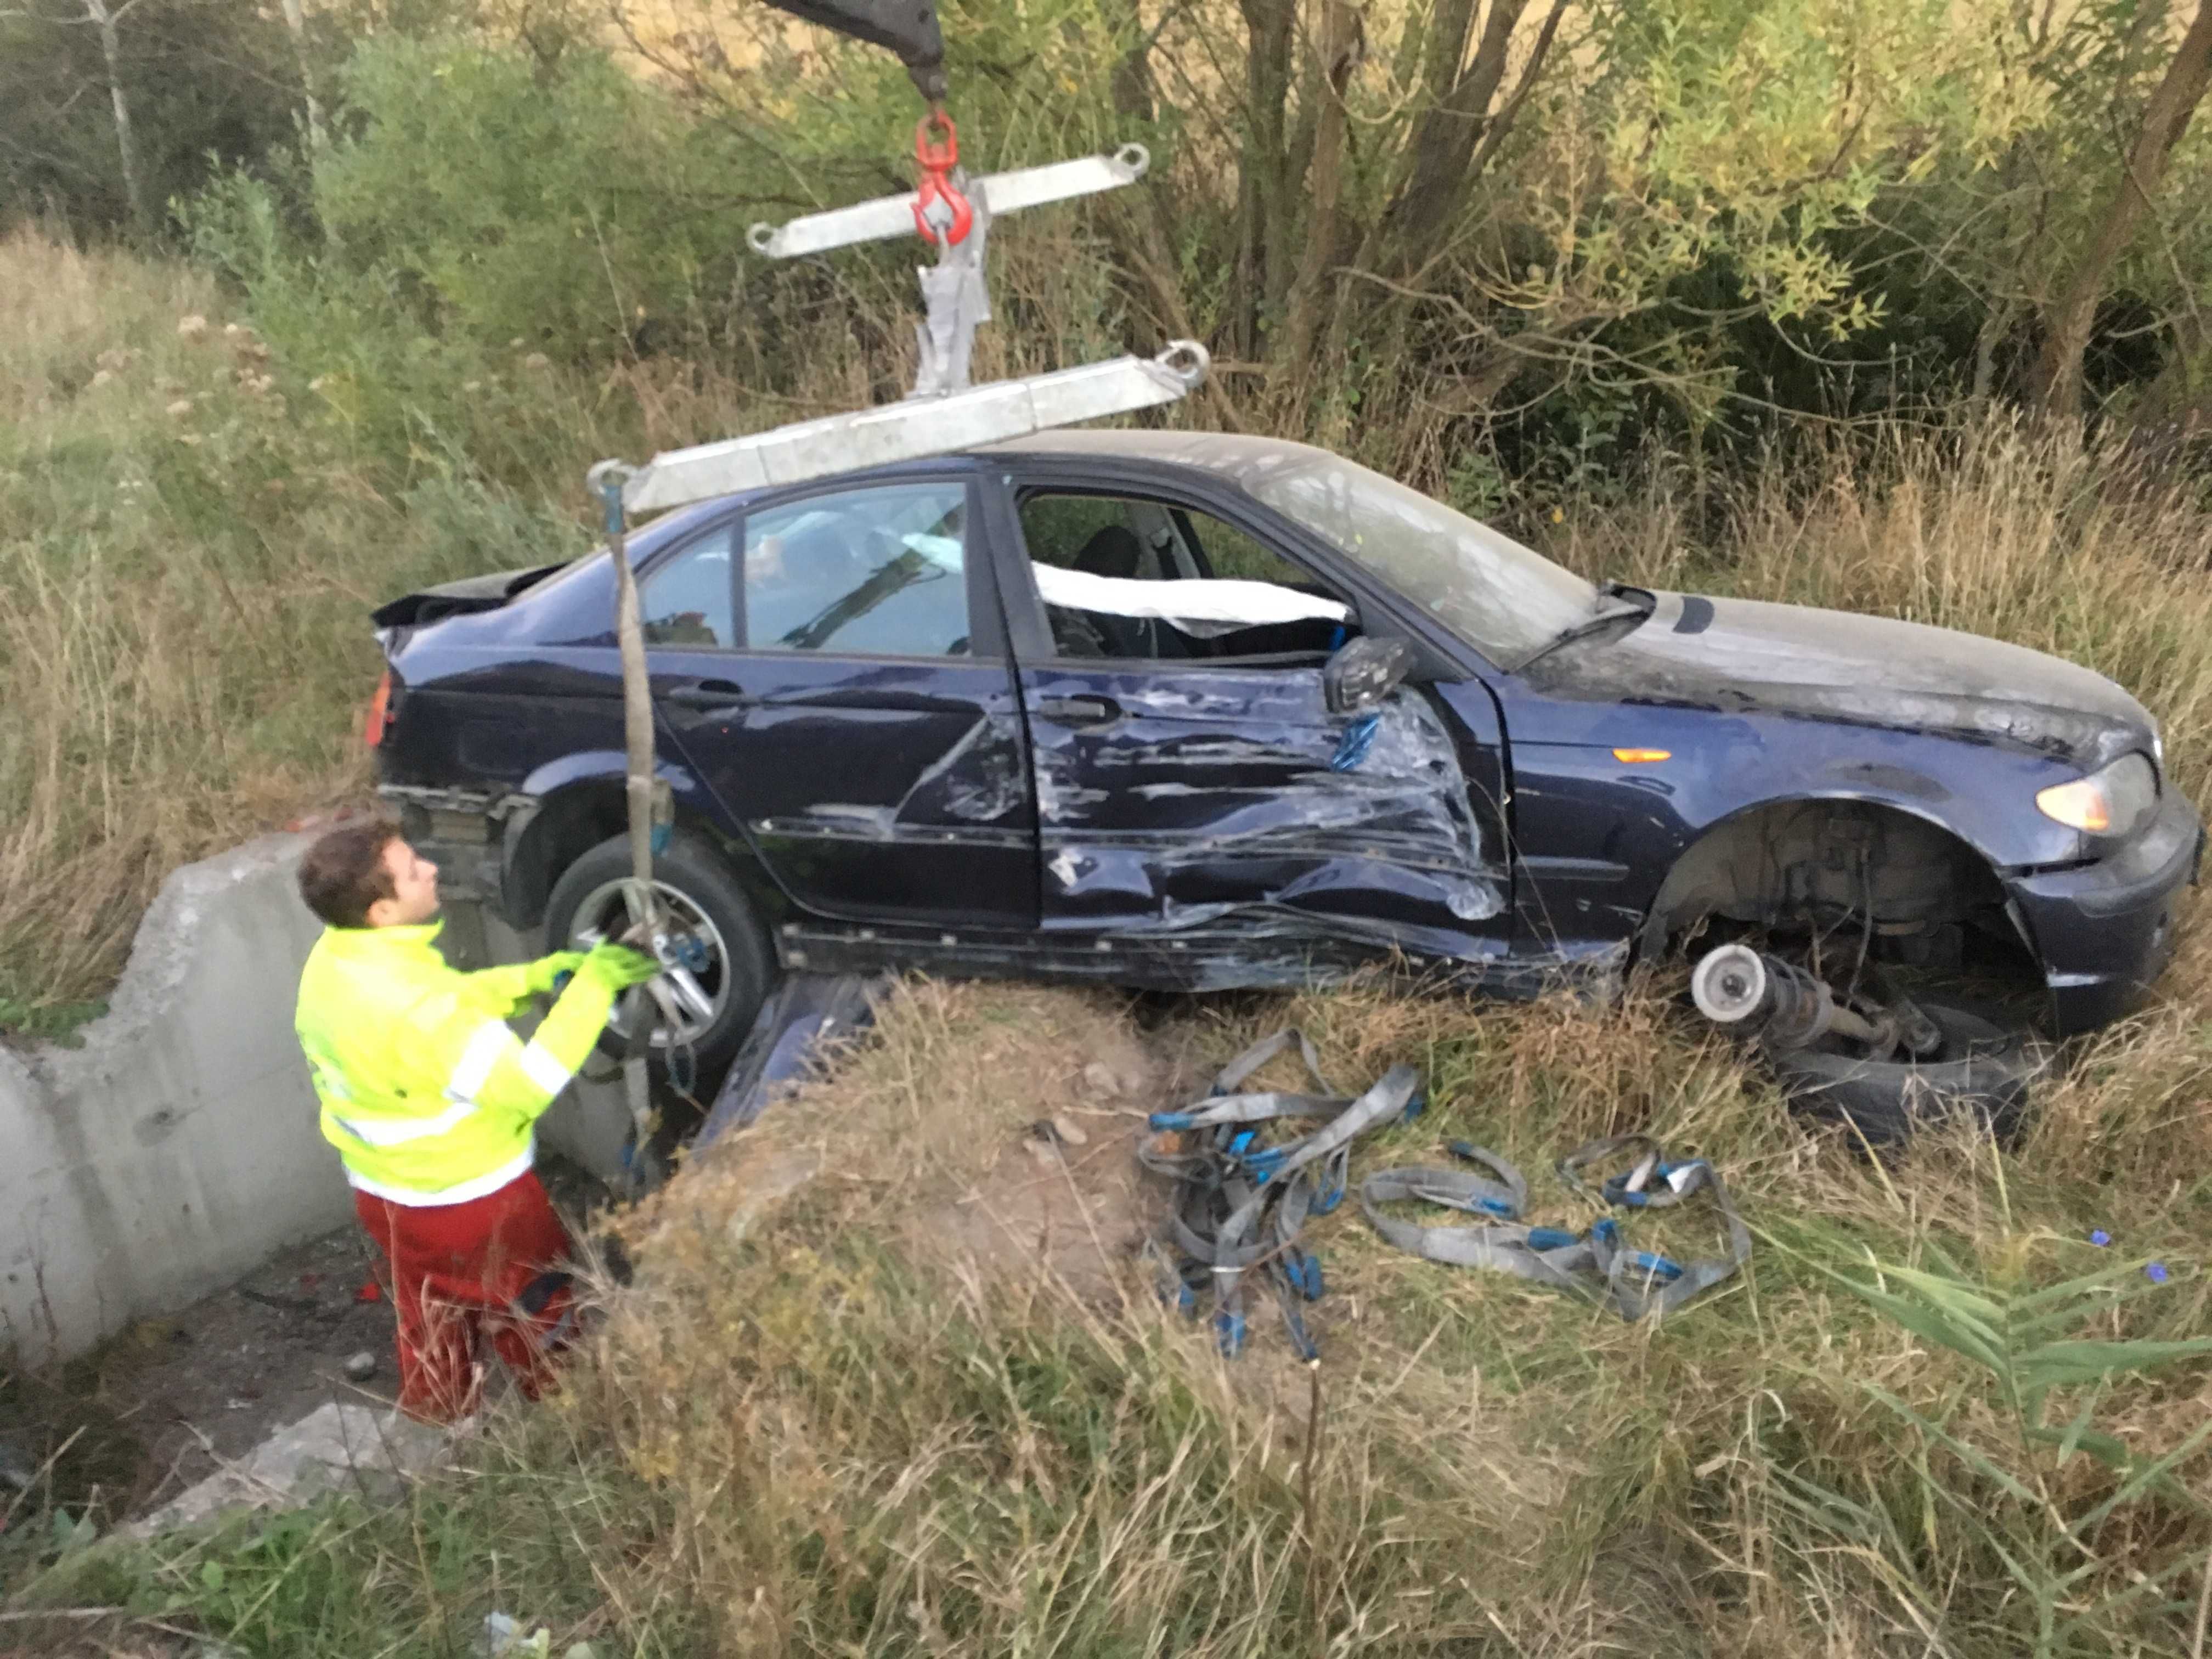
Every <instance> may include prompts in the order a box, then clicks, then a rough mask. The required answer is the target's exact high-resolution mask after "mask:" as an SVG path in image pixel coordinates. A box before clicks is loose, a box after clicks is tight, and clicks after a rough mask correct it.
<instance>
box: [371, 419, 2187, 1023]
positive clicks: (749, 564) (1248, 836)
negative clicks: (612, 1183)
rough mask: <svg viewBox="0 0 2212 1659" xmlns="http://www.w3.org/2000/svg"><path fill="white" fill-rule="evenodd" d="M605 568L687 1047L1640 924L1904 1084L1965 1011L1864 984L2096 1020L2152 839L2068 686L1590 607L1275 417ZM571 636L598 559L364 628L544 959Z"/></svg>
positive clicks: (573, 913)
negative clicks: (637, 627) (842, 1003)
mask: <svg viewBox="0 0 2212 1659" xmlns="http://www.w3.org/2000/svg"><path fill="white" fill-rule="evenodd" d="M629 556H630V557H631V558H632V559H633V561H634V568H635V570H636V572H637V575H638V580H639V582H640V584H641V596H642V604H643V610H644V617H645V627H646V635H647V642H648V647H649V653H650V672H651V683H652V687H653V700H654V704H655V709H656V714H657V718H658V720H659V739H658V740H659V753H660V757H661V766H662V774H663V776H664V777H665V779H666V781H667V782H668V783H669V785H670V786H671V788H672V791H673V793H674V798H675V801H676V808H677V818H678V824H677V829H676V833H675V836H674V838H673V840H672V841H671V844H670V845H669V847H668V848H667V849H666V852H665V854H664V855H663V856H662V858H661V860H660V866H659V881H660V883H661V884H662V887H663V890H664V892H665V897H666V898H667V900H668V902H669V903H670V905H671V907H672V908H673V910H674V912H675V914H676V915H677V917H678V920H679V921H680V922H681V923H682V925H683V927H684V928H685V929H686V930H688V933H689V945H688V950H689V959H690V966H689V967H688V968H687V969H684V971H683V972H682V973H681V974H680V975H679V977H680V980H681V981H682V982H681V984H680V985H679V986H678V987H677V991H678V999H677V1000H678V1002H679V1004H680V1006H682V1008H683V1010H684V1017H685V1020H686V1022H687V1023H686V1024H685V1025H684V1027H683V1029H680V1030H678V1031H677V1032H676V1033H675V1034H674V1037H675V1040H676V1041H678V1042H681V1043H683V1044H685V1045H687V1046H689V1047H690V1048H693V1049H695V1050H696V1052H697V1054H698V1055H699V1057H700V1060H701V1061H702V1064H709V1065H710V1064H712V1063H714V1061H715V1060H719V1059H724V1058H726V1057H727V1055H728V1054H731V1053H732V1051H733V1050H734V1049H735V1048H736V1047H737V1045H738V1042H740V1041H741V1040H742V1039H743V1037H744V1033H745V1031H746V1030H747V1027H748V1025H749V1024H750V1021H751V1019H752V1018H753V1015H754V1012H755V1010H756V1009H757V1006H758V1005H759V1003H760V1001H761V1000H762V998H763V995H764V994H765V993H766V991H767V989H768V988H769V985H770V984H771V983H772V981H773V980H774V979H775V975H777V973H778V971H779V969H805V970H811V971H847V970H873V969H885V968H921V969H927V970H929V971H932V972H934V973H939V974H947V975H999V976H1021V977H1027V978H1037V979H1054V980H1075V981H1092V982H1105V983H1111V984H1116V985H1127V986H1133V987H1166V988H1187V989H1212V988H1226V987H1249V986H1279V985H1285V984H1292V983H1297V984H1303V983H1308V982H1311V981H1315V980H1316V979H1321V978H1326V977H1328V976H1329V975H1334V974H1339V973H1341V972H1343V971H1345V970H1346V969H1351V968H1353V967H1355V966H1358V965H1359V964H1361V963H1366V962H1370V961H1373V960H1375V959H1376V958H1377V957H1395V958H1399V959H1402V960H1405V961H1407V962H1410V963H1413V964H1414V965H1415V966H1417V967H1419V968H1421V969H1426V970H1430V971H1432V972H1437V973H1440V974H1445V975H1450V976H1452V977H1455V978H1457V979H1459V980H1462V981H1465V982H1468V983H1469V984H1472V985H1474V986H1475V987H1480V988H1482V989H1485V990H1489V991H1494V992H1498V993H1501V994H1510V995H1526V994H1532V993H1534V992H1535V991H1537V990H1538V989H1540V988H1541V987H1545V986H1547V985H1550V984H1553V983H1556V982H1558V981H1561V980H1562V979H1575V978H1589V977H1595V978H1598V979H1601V980H1607V979H1613V978H1617V977H1618V975H1620V973H1621V971H1622V970H1623V969H1624V968H1625V967H1626V964H1627V963H1629V962H1631V961H1632V960H1633V959H1638V958H1642V959H1654V958H1656V957H1658V956H1659V955H1660V954H1661V953H1662V952H1664V951H1667V950H1668V949H1669V948H1670V947H1673V946H1676V945H1680V944H1681V943H1682V942H1684V941H1686V940H1690V939H1702V940H1704V941H1705V943H1706V944H1708V945H1711V944H1714V943H1718V942H1723V941H1739V942H1747V944H1739V945H1738V951H1737V955H1736V956H1735V957H1731V958H1730V960H1731V962H1733V963H1735V965H1736V968H1737V969H1739V970H1740V969H1742V967H1743V964H1744V963H1745V962H1746V961H1751V962H1753V963H1758V962H1766V961H1773V962H1778V963H1786V964H1792V965H1784V966H1777V967H1776V968H1775V969H1774V970H1773V975H1772V976H1771V977H1772V979H1773V981H1774V982H1772V983H1769V982H1768V978H1767V977H1766V976H1763V975H1762V974H1761V973H1760V971H1759V969H1758V968H1757V967H1755V966H1754V967H1753V969H1751V970H1750V974H1749V979H1748V980H1747V979H1746V977H1745V975H1744V974H1743V972H1741V971H1736V972H1735V973H1734V974H1733V975H1722V976H1720V977H1717V978H1712V977H1711V976H1708V977H1709V978H1711V982H1710V983H1708V984H1705V985H1704V986H1702V987H1701V989H1700V994H1699V1006H1705V1007H1706V1008H1707V1012H1709V1013H1713V1014H1714V1016H1715V1018H1725V1017H1727V1016H1726V1015H1725V1014H1724V1013H1723V1012H1719V1011H1721V1010H1723V1009H1725V1008H1734V1009H1735V1010H1736V1011H1737V1013H1738V1014H1739V1015H1740V1014H1741V1012H1743V1011H1745V1010H1747V1009H1748V1008H1750V1007H1751V1006H1752V1005H1753V1003H1756V1004H1758V1005H1759V1012H1760V1015H1761V1018H1768V1019H1770V1020H1771V1021H1774V1022H1777V1023H1778V1024H1788V1023H1789V1022H1790V1020H1792V1019H1795V1020H1797V1021H1798V1022H1799V1024H1800V1025H1801V1026H1802V1027H1803V1028H1804V1029H1805V1030H1811V1028H1812V1027H1814V1026H1817V1027H1818V1029H1817V1030H1811V1035H1810V1036H1807V1037H1806V1038H1805V1041H1806V1042H1809V1043H1816V1044H1817V1043H1820V1042H1827V1043H1836V1042H1844V1041H1846V1040H1848V1041H1849V1042H1852V1043H1856V1044H1857V1045H1858V1046H1857V1048H1852V1049H1850V1053H1851V1054H1854V1055H1856V1056H1857V1058H1858V1059H1860V1060H1881V1061H1887V1060H1892V1059H1895V1060H1897V1061H1898V1063H1900V1064H1905V1063H1911V1062H1912V1061H1914V1060H1918V1061H1920V1062H1923V1063H1928V1064H1934V1063H1936V1062H1938V1061H1941V1060H1943V1059H1945V1058H1946V1054H1945V1052H1944V1051H1945V1045H1946V1044H1947V1043H1952V1044H1956V1043H1958V1042H1963V1041H1965V1040H1966V1039H1964V1038H1962V1037H1960V1036H1959V1032H1960V1030H1961V1029H1964V1028H1961V1027H1960V1026H1959V1025H1958V1024H1957V1022H1955V1021H1950V1020H1947V1019H1944V1018H1934V1019H1930V1018H1927V1015H1928V1014H1929V1013H1932V1012H1935V1011H1934V1010H1926V1011H1923V1010H1919V1009H1917V1008H1915V1007H1914V1006H1911V1004H1909V1003H1908V1002H1906V1001H1905V1000H1904V999H1903V998H1902V997H1901V994H1898V995H1891V996H1888V997H1887V999H1886V1000H1885V998H1884V997H1883V995H1881V994H1880V993H1879V987H1881V985H1882V983H1883V982H1884V978H1883V976H1884V975H1885V974H1887V973H1906V975H1907V977H1909V978H1912V979H1913V981H1914V982H1915V983H1925V982H1926V981H1929V979H1930V978H1931V977H1932V978H1933V979H1934V980H1936V981H1938V982H1940V981H1941V980H1942V976H1944V975H1947V974H1957V975H1968V974H1972V975H1983V976H1986V975H2008V976H2010V978H2011V980H2012V981H2013V982H2014V983H2015V984H2016V985H2025V986H2028V987H2033V990H2034V994H2035V1001H2036V1002H2037V1004H2038V1005H2039V1008H2040V1012H2041V1016H2042V1023H2043V1024H2045V1027H2046V1028H2047V1029H2048V1030H2051V1031H2052V1032H2055V1033H2059V1034H2063V1033H2067V1032H2072V1031H2078V1030H2085V1029H2088V1028H2091V1027H2094V1026H2096V1025H2099V1024H2103V1023H2105V1022H2107V1021H2110V1020H2112V1018H2115V1017H2117V1016H2118V1014H2120V1013H2121V1012H2123V1011H2124V1010H2125V1009H2126V1008H2128V1007H2129V1006H2130V1005H2131V1003H2132V1002H2133V1001H2134V1000H2136V999H2137V998H2138V997H2139V996H2140V994H2142V990H2143V988H2144V987H2145V986H2146V985H2147V984H2148V982H2149V981H2150V980H2151V979H2152V978H2153V977H2154V975H2156V974H2157V973H2158V972H2159V970H2160V967H2161V966H2162V964H2163V963H2164V961H2165V959H2166V956H2167V954H2168V952H2169V951H2170V948H2171V945H2172V933H2173V926H2174V904H2175V898H2176V895H2177V893H2178V891H2179V889H2180V888H2181V887H2182V886H2183V885H2184V884H2186V883H2187V882H2189V881H2191V880H2192V879H2193V878H2194V876H2195V872H2196V867H2197V860H2198V856H2199V850H2200V846H2201V841H2202V831H2201V829H2200V826H2199V822H2198V818H2197V813H2196V811H2194V809H2193V808H2192V807H2191V805H2190V803H2189V802H2188V801H2187V800H2186V799H2184V798H2183V796H2182V795H2181V793H2179V791H2177V790H2175V789H2173V788H2172V787H2170V786H2169V784H2168V782H2167V781H2166V776H2165V772H2164V766H2163V757H2162V755H2161V752H2160V741H2159V733H2158V730H2157V726H2156V725H2155V723H2154V721H2153V720H2152V719H2151V718H2150V716H2149V715H2148V714H2146V713H2145V711H2144V710H2143V708H2142V706H2141V705H2140V704H2138V703H2137V702H2136V701H2135V699H2134V698H2132V697H2130V696H2128V695H2127V694H2126V693H2125V692H2124V691H2123V690H2120V689H2119V688H2118V686H2116V685H2114V684H2112V682H2110V681H2108V680H2106V679H2105V678H2101V677H2100V676H2098V675H2096V674H2093V673H2092V672H2090V671H2087V670H2086V669H2083V668H2080V667H2077V666H2075V665H2072V664H2069V663H2066V662H2063V661H2059V660H2057V659H2053V658H2051V657H2047V656H2044V655H2040V654H2039V653H2035V652H2032V651H2028V650H2024V649H2021V648H2019V647H2014V646H2008V645H2002V644H1999V643H1996V642H1995V641H1990V640H1986V639H1981V638H1977V637H1973V636H1970V635H1962V634H1957V633H1951V632H1947V631H1944V630H1941V629H1933V628H1928V627H1923V626H1919V625H1916V624H1912V623H1901V622H1893V621H1887V620H1881V619H1876V618H1874V617H1862V616H1851V615H1844V614H1839V613H1836V612H1830V611H1811V610H1805V609H1800V608H1796V607H1792V606H1787V605H1766V604H1757V603H1753V602H1749V601H1745V600H1737V599H1708V598H1703V597H1699V596H1697V595H1693V594H1685V593H1674V592H1654V591H1650V590H1647V589H1641V588H1637V587H1633V586H1626V585H1622V584H1618V583H1613V584H1607V585H1605V586H1595V585H1593V584H1591V583H1590V582H1588V581H1585V580H1583V578H1581V577H1579V576H1577V575H1575V574H1571V573H1570V572H1568V571H1566V570H1565V569H1562V568H1560V567H1559V566H1557V565H1555V564H1553V563H1552V562H1550V561H1548V560H1547V559H1545V558H1543V557H1542V556H1540V555H1538V554H1536V553H1534V552H1533V551H1531V550H1529V549H1528V548H1525V547H1522V546H1521V545H1519V544H1516V543H1515V542H1513V541H1512V540H1510V538H1506V537H1504V536H1503V535H1501V534H1499V533H1498V532H1496V531H1493V530H1492V529H1489V528H1487V527H1486V526H1483V525H1481V524H1479V523H1477V522H1475V521H1474V520H1471V519H1468V518H1467V517H1466V516H1464V515H1462V514H1461V513H1457V512H1455V511H1454V510H1452V509H1451V508H1449V507H1445V506H1443V505H1442V504H1440V503H1438V502H1437V501H1432V500H1431V499H1429V498H1427V497H1425V496H1424V495H1419V493H1417V492H1415V491H1413V490H1412V489H1407V487H1405V486H1404V485H1402V484H1399V483H1394V482H1393V481H1391V480H1390V479H1389V478H1386V477H1382V476H1380V475H1378V474H1376V473H1375V472H1372V471H1368V470H1367V469H1365V468H1363V467H1360V466H1358V465H1354V464H1353V463H1352V462H1350V461H1347V460H1345V459H1341V458H1340V457H1338V456H1335V455H1333V454H1330V453H1326V452H1324V451H1321V450H1317V449H1314V448H1310V447H1305V446H1303V445H1298V444H1294V443H1287V442H1279V441H1273V440H1267V439H1262V438H1250V437H1221V436H1203V435H1188V434H1179V433H1178V434H1170V433H1158V432H1120V431H1117V432H1090V431H1063V432H1052V433H1047V434H1044V435H1040V436H1037V437H1034V438H1030V439H1024V440H1021V441H1016V442H1012V443H1008V444H1005V445H1000V446H994V447H987V448H984V449H980V450H976V451H974V452H971V453H965V454H959V455H952V456H947V457H945V458H942V459H933V460H928V461H919V462H906V463H902V464H899V465H892V466H886V467H882V468H878V469H875V470H872V471H860V472H854V473H850V474H847V475H845V476H842V477H836V478H831V479H826V480H817V481H815V482H813V483H807V484H805V485H800V486H794V487H791V488H787V489H775V490H766V491H760V492H756V493H753V494H750V495H741V496H732V497H727V498H725V499H722V500H720V501H712V502H708V503H706V504H704V505H702V506H699V507H693V508H690V509H688V510H685V511H684V512H681V513H675V514H671V515H670V516H668V517H666V518H665V519H663V520H659V522H657V523H655V524H653V526H649V527H648V528H647V529H646V530H645V531H643V532H640V533H637V534H635V535H634V536H633V537H632V538H631V539H630V542H629ZM614 612H615V580H614V573H613V568H612V566H611V563H610V562H609V556H608V555H607V554H606V553H605V551H604V550H602V551H601V552H599V553H598V554H595V555H592V556H587V557H585V558H582V559H580V560H577V561H574V562H571V563H568V564H565V565H561V566H557V567H552V568H545V569H540V570H529V571H523V572H520V573H512V574H499V575H490V576H485V577H482V578H477V579H473V580H468V581H463V582H458V583H453V584H451V585H448V586H443V587H439V588H434V589H431V590H428V591H427V592H420V593H416V594H411V595H409V596H407V597H405V598H404V599H398V600H396V601H394V602H392V604H389V605H386V606H384V607H383V608H382V609H381V610H380V611H377V612H376V615H375V620H376V622H377V624H378V626H379V629H380V638H381V640H382V641H383V644H384V647H385V649H386V655H387V658H388V660H389V664H390V670H389V673H388V675H387V676H386V682H385V684H384V685H383V687H382V688H380V691H379V694H378V696H377V699H376V702H375V704H374V712H373V714H372V716H371V720H370V726H369V732H368V737H369V739H370V741H371V742H372V743H373V744H375V747H376V753H377V757H378V763H379V770H380V781H381V787H382V789H383V792H384V793H385V794H386V797H388V798H389V799H392V801H393V802H394V803H396V804H397V805H398V807H399V808H400V810H401V812H402V815H403V821H404V827H405V828H406V829H408V831H409V832H410V836H412V837H413V838H414V839H415V840H416V842H418V844H419V845H421V846H422V848H424V850H425V851H426V852H427V853H428V854H429V855H430V856H432V857H434V858H435V859H437V860H439V861H440V862H441V866H443V867H444V869H445V871H446V872H447V879H448V882H449V884H450V885H451V886H452V887H453V889H454V890H455V892H456V896H475V897H478V898H480V899H482V900H483V902H486V903H487V904H489V906H490V907H491V908H494V909H495V910H496V911H497V912H499V913H500V914H501V915H503V916H504V917H505V918H506V919H507V921H509V922H511V923H512V924H513V926H514V927H517V928H520V929H533V928H537V927H544V930H545V932H546V933H547V935H548V937H549V939H550V940H551V941H553V942H555V943H556V944H557V943H559V942H561V941H564V940H570V939H576V938H578V937H580V936H582V935H585V934H587V933H592V932H594V931H597V930H599V929H602V928H604V927H607V926H609V925H610V924H611V923H613V922H615V921H617V920H618V919H619V918H620V916H621V915H622V913H623V902H622V885H621V884H622V881H623V878H624V877H625V876H626V875H627V874H628V872H629V864H628V853H627V850H626V843H625V842H624V841H623V829H624V816H623V813H624V807H623V726H622V700H621V681H620V671H619V665H618V662H617V647H616V640H615V623H614ZM1753 945H1755V946H1756V947H1757V948H1756V950H1755V951H1753V950H1752V949H1750V948H1749V947H1750V946H1753ZM1908 970H1910V971H1908ZM1793 987H1794V993H1795V994H1798V996H1799V1002H1798V1004H1796V1005H1791V1006H1783V1005H1784V1004H1785V1003H1788V1001H1789V999H1790V995H1791V994H1793ZM1808 987H1810V989H1809V990H1808ZM1708 993H1710V994H1708ZM1808 998H1809V1000H1808ZM1870 999H1871V1000H1870ZM1709 1004H1710V1005H1711V1006H1708V1005H1709ZM1823 1009H1825V1010H1826V1012H1822V1011H1823ZM1854 1010H1856V1011H1857V1012H1856V1013H1854V1012H1853V1011H1854ZM1969 1024H1970V1025H1971V1024H1972V1023H1971V1022H1969ZM1869 1032H1871V1033H1872V1035H1868V1033H1869ZM1953 1057H1954V1058H1957V1057H1959V1056H1953Z"/></svg>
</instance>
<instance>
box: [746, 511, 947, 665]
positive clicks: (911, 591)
mask: <svg viewBox="0 0 2212 1659" xmlns="http://www.w3.org/2000/svg"><path fill="white" fill-rule="evenodd" d="M967 517H968V491H967V487H966V485H964V484H963V483H959V482H957V480H950V479H948V480H944V481H941V482H930V483H910V484H884V485H878V486H875V487H873V488H871V489H848V490H842V491H839V492H838V493H836V494H835V495H811V496H809V497H807V498H806V499H805V501H795V502H793V503H792V504H791V505H789V506H787V507H772V508H770V509H769V510H768V511H766V512H763V513H751V514H749V515H748V516H747V518H746V520H745V528H744V538H745V541H744V638H745V645H746V647H747V648H748V649H749V650H753V651H829V652H836V653H841V654H842V653H862V654H868V655H883V656H900V657H957V656H965V655H966V654H967V653H968V651H969V625H968V577H967Z"/></svg>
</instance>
